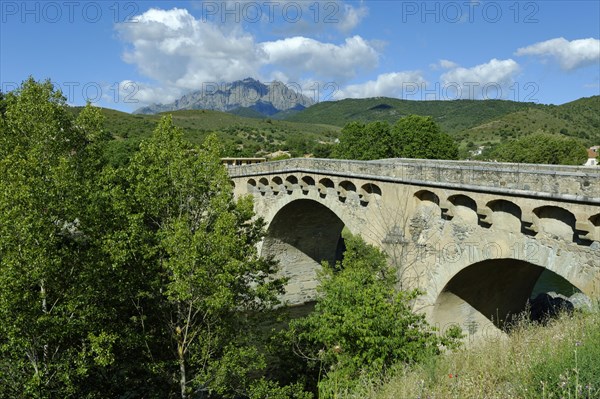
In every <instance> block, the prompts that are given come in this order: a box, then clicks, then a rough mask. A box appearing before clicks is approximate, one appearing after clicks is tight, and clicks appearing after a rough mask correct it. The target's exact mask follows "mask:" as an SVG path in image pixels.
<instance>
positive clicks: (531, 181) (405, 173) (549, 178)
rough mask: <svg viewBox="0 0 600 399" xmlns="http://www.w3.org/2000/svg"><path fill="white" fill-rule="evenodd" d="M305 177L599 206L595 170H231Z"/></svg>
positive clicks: (483, 165)
mask: <svg viewBox="0 0 600 399" xmlns="http://www.w3.org/2000/svg"><path fill="white" fill-rule="evenodd" d="M286 173H304V174H321V175H329V176H340V177H348V178H357V179H364V180H371V181H383V182H391V183H403V184H412V185H419V186H430V187H441V188H451V189H456V188H460V189H462V190H469V191H476V192H487V193H500V194H504V195H518V196H527V197H534V198H545V199H551V200H558V201H570V202H584V203H589V204H600V168H596V167H580V166H559V165H532V164H514V163H495V162H471V161H446V160H425V159H387V160H379V161H350V160H335V159H315V158H295V159H289V160H283V161H277V162H267V163H263V164H255V165H245V166H238V167H232V168H230V169H229V174H230V176H231V177H232V178H233V179H236V178H244V177H252V176H262V175H274V174H286Z"/></svg>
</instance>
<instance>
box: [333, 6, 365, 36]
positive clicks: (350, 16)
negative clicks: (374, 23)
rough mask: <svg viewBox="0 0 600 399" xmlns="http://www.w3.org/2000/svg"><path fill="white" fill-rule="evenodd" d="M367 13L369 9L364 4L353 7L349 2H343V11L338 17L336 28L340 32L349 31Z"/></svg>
mask: <svg viewBox="0 0 600 399" xmlns="http://www.w3.org/2000/svg"><path fill="white" fill-rule="evenodd" d="M368 14H369V10H368V8H367V7H365V6H364V5H361V6H360V7H358V8H355V7H353V6H351V5H349V4H344V13H343V14H342V17H341V18H340V19H339V22H338V25H337V28H338V29H339V30H340V31H342V32H350V31H351V30H353V29H354V28H356V27H357V26H358V25H359V24H360V22H361V21H362V20H363V18H365V17H366V16H367V15H368ZM325 22H326V21H325Z"/></svg>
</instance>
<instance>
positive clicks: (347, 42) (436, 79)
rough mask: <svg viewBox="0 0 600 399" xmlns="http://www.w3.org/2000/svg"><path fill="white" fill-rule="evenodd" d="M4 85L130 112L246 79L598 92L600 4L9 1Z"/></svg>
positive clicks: (475, 94)
mask: <svg viewBox="0 0 600 399" xmlns="http://www.w3.org/2000/svg"><path fill="white" fill-rule="evenodd" d="M0 12H1V14H0V29H1V30H0V82H1V89H2V90H3V91H8V90H11V89H13V88H14V87H16V86H17V85H18V84H19V83H20V82H21V81H22V80H24V79H26V78H27V77H28V76H29V75H32V76H34V78H36V79H45V78H50V79H51V80H52V81H53V82H55V83H56V84H57V85H58V86H60V87H61V88H62V89H63V92H64V94H65V95H66V97H67V99H68V101H69V103H72V104H75V105H80V104H83V103H85V101H86V100H90V101H92V102H93V103H94V104H97V105H99V106H104V107H109V108H114V109H119V110H123V111H128V112H130V111H133V110H135V109H137V108H139V107H141V106H143V105H146V104H148V103H155V102H156V103H166V102H170V101H173V100H174V99H176V98H178V97H180V96H181V95H182V94H184V93H186V92H189V91H191V90H200V89H205V90H214V88H216V87H218V86H219V85H220V84H222V82H227V81H233V80H237V79H243V78H246V77H252V78H256V79H259V80H261V81H264V82H269V81H273V80H279V81H282V82H284V83H286V84H287V85H289V86H290V87H292V88H295V89H296V90H301V91H302V93H303V94H305V95H307V96H308V97H310V98H312V99H313V100H315V101H324V100H329V99H340V98H348V97H376V96H389V97H396V98H402V99H409V100H452V99H457V98H476V99H482V98H483V99H486V98H502V99H509V100H516V101H532V102H539V103H545V104H548V103H551V104H562V103H565V102H569V101H573V100H575V99H578V98H581V97H588V96H592V95H598V94H600V40H599V39H600V2H598V1H520V2H517V1H468V0H460V1H370V0H369V1H342V0H329V1H319V2H317V1H290V0H273V1H260V0H259V1H250V0H243V1H119V2H118V1H31V2H23V1H6V0H3V1H1V2H0Z"/></svg>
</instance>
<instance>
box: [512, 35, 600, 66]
mask: <svg viewBox="0 0 600 399" xmlns="http://www.w3.org/2000/svg"><path fill="white" fill-rule="evenodd" d="M515 55H517V56H522V55H537V56H541V57H550V58H554V59H556V60H557V61H558V63H559V65H560V67H561V68H562V69H564V70H567V71H569V70H573V69H577V68H580V67H583V66H586V65H590V64H593V63H595V62H599V61H600V40H598V39H594V38H588V39H579V40H572V41H568V40H566V39H565V38H564V37H559V38H556V39H551V40H546V41H545V42H539V43H536V44H532V45H531V46H527V47H522V48H520V49H518V50H517V51H516V52H515Z"/></svg>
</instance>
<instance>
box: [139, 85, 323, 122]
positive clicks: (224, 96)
mask: <svg viewBox="0 0 600 399" xmlns="http://www.w3.org/2000/svg"><path fill="white" fill-rule="evenodd" d="M313 104H314V101H313V100H312V99H310V98H309V97H306V96H304V95H303V94H300V93H297V92H296V91H294V90H292V89H290V88H289V87H287V86H286V85H285V84H284V83H282V82H279V81H274V82H270V83H269V84H264V83H262V82H260V81H258V80H256V79H252V78H246V79H243V80H237V81H234V82H230V83H222V84H219V85H218V84H214V85H206V87H203V89H202V90H197V91H193V92H190V93H188V94H185V95H183V96H182V97H180V98H179V99H177V100H175V101H173V102H171V103H167V104H152V105H148V106H145V107H142V108H139V109H137V110H135V111H134V112H133V113H134V114H146V115H151V114H158V113H161V112H170V111H182V110H198V109H203V110H211V111H221V112H234V113H235V111H236V110H239V109H249V110H253V111H255V112H257V113H258V114H260V115H262V116H264V117H268V116H272V115H275V114H277V113H279V112H282V111H288V112H289V111H301V110H303V109H305V108H307V107H309V106H311V105H313Z"/></svg>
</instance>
